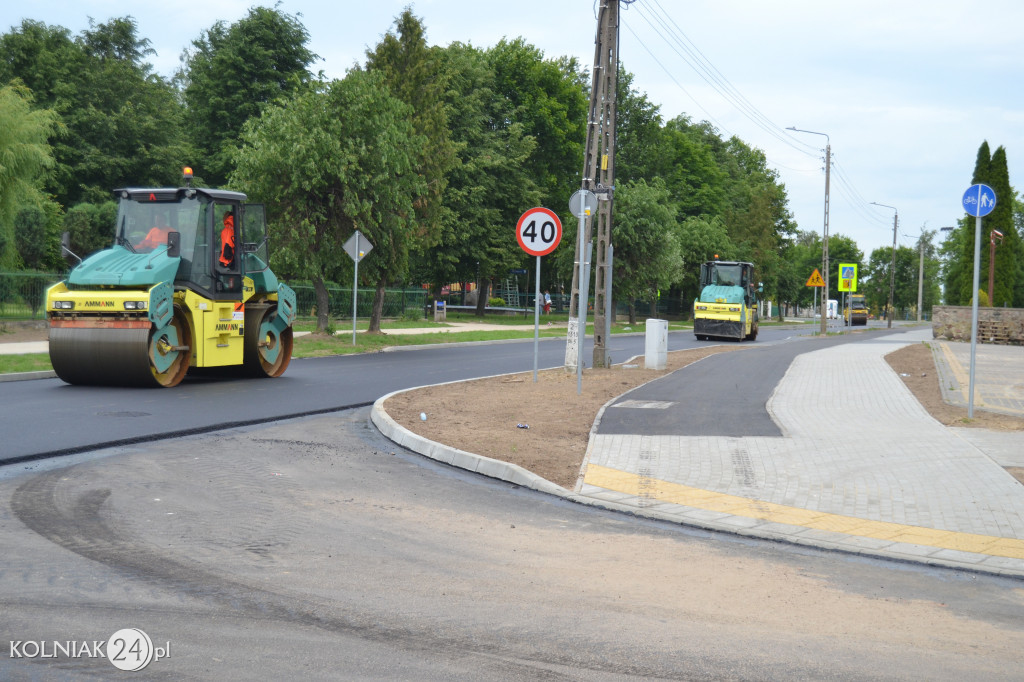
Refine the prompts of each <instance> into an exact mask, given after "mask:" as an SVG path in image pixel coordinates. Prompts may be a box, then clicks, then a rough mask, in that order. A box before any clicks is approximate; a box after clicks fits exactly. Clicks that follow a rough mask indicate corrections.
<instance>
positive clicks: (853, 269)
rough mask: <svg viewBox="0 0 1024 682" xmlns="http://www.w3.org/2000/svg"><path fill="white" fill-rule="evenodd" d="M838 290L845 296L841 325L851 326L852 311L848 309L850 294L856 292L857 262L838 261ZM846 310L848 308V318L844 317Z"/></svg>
mask: <svg viewBox="0 0 1024 682" xmlns="http://www.w3.org/2000/svg"><path fill="white" fill-rule="evenodd" d="M839 291H842V292H843V293H844V294H845V296H844V298H843V301H844V302H845V304H844V306H843V310H844V312H843V326H844V327H845V326H850V327H852V326H853V311H852V310H851V309H850V304H849V300H850V294H855V293H857V264H856V263H840V264H839ZM846 310H850V315H849V317H850V319H849V320H847V319H846V312H845V311H846Z"/></svg>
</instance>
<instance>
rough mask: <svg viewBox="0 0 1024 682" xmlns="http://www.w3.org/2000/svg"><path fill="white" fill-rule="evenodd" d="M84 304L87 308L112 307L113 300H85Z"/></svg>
mask: <svg viewBox="0 0 1024 682" xmlns="http://www.w3.org/2000/svg"><path fill="white" fill-rule="evenodd" d="M85 306H86V307H87V308H113V307H114V302H113V301H86V302H85Z"/></svg>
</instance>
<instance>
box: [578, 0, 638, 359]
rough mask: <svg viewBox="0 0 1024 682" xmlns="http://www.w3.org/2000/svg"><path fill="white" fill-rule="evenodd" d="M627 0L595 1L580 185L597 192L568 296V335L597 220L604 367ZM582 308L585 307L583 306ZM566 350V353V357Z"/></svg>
mask: <svg viewBox="0 0 1024 682" xmlns="http://www.w3.org/2000/svg"><path fill="white" fill-rule="evenodd" d="M631 2H633V0H605V1H604V2H602V3H601V5H600V9H599V11H598V17H597V37H596V38H595V41H594V43H595V47H594V66H593V72H594V73H593V79H592V81H591V88H590V109H589V114H588V118H587V146H586V152H585V157H584V163H583V182H582V189H585V190H589V191H591V192H593V193H594V194H595V195H597V199H598V201H597V211H596V212H595V213H596V215H591V216H588V217H587V218H586V219H585V221H584V231H583V239H582V240H577V242H578V245H579V247H578V249H577V250H578V251H579V250H580V248H582V252H580V253H577V254H576V264H575V266H574V267H573V272H572V296H571V298H570V299H569V326H570V330H569V336H570V337H571V336H572V335H573V333H574V331H573V329H572V325H573V321H574V320H576V322H577V324H578V322H579V319H580V317H581V315H580V306H581V305H583V306H586V305H587V302H586V301H580V272H581V264H582V262H583V254H585V253H586V246H585V245H586V244H589V243H591V240H592V239H593V237H594V234H593V232H594V228H593V223H594V220H595V219H596V220H597V243H596V245H595V248H594V256H595V259H596V268H595V276H594V356H593V366H594V367H607V366H608V358H607V353H606V348H607V346H606V339H605V336H606V333H607V329H608V318H607V315H606V311H605V306H606V303H607V300H606V298H607V297H608V295H609V292H610V291H611V287H610V286H608V285H609V283H610V282H611V276H612V275H611V267H610V265H609V249H610V247H611V231H612V199H613V193H614V190H615V95H616V84H617V83H618V75H619V5H620V4H626V5H628V4H630V3H631ZM584 310H586V308H584ZM585 331H586V330H585V329H579V330H578V333H577V334H576V339H577V341H576V342H577V343H583V339H584V337H585V336H586V334H585ZM566 346H567V347H566V355H565V368H566V369H567V370H569V369H576V354H575V352H570V349H569V348H568V346H569V344H566ZM570 355H571V356H572V357H570Z"/></svg>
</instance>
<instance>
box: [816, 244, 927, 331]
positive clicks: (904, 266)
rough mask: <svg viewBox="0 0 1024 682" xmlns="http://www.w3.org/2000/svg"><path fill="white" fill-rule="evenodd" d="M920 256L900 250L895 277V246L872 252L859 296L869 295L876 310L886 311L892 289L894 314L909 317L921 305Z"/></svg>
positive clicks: (915, 251)
mask: <svg viewBox="0 0 1024 682" xmlns="http://www.w3.org/2000/svg"><path fill="white" fill-rule="evenodd" d="M918 253H919V251H918V249H917V248H910V247H909V246H898V247H896V253H895V261H896V270H895V273H896V274H895V277H894V276H893V274H892V273H893V269H892V265H893V250H892V247H891V246H890V247H882V248H878V249H875V250H874V251H872V252H871V257H870V259H869V260H868V264H867V268H866V272H865V273H864V274H862V275H861V276H860V278H861V280H862V281H861V283H860V284H859V285H858V293H863V294H865V296H866V299H867V303H868V306H869V307H870V308H871V309H872V310H878V311H880V312H881V311H883V310H885V309H886V307H887V306H888V305H889V294H890V289H891V290H892V301H893V309H894V315H906V316H909V314H910V313H909V311H910V310H911V309H912V308H914V307H916V306H917V274H918ZM830 257H831V250H830ZM844 262H845V261H844ZM861 289H863V291H861Z"/></svg>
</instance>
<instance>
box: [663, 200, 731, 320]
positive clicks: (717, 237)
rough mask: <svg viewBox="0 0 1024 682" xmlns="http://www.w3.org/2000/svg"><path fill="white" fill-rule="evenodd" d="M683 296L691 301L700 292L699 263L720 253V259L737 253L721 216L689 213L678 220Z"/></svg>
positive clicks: (681, 293) (727, 258) (682, 298)
mask: <svg viewBox="0 0 1024 682" xmlns="http://www.w3.org/2000/svg"><path fill="white" fill-rule="evenodd" d="M678 230H679V246H680V257H681V258H680V264H679V270H680V276H679V278H678V280H679V285H680V298H681V300H683V301H692V300H693V299H695V298H696V297H697V295H698V293H700V292H699V291H698V285H699V283H700V266H701V263H704V262H706V261H709V260H714V259H715V257H716V256H717V257H718V258H719V259H721V260H732V259H734V258H736V257H737V254H738V251H737V248H736V246H735V245H734V244H733V243H732V241H731V240H730V238H729V231H728V229H726V226H725V222H724V221H723V220H722V218H721V216H713V217H707V216H705V217H700V218H696V217H692V216H691V217H689V218H686V219H684V220H683V221H682V222H681V223H679V227H678Z"/></svg>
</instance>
